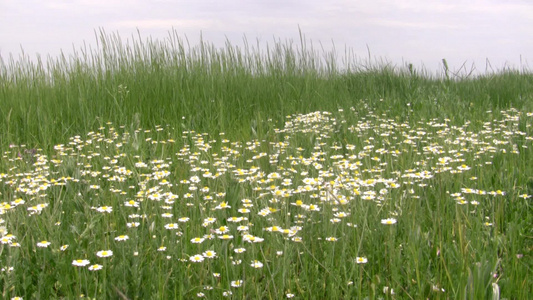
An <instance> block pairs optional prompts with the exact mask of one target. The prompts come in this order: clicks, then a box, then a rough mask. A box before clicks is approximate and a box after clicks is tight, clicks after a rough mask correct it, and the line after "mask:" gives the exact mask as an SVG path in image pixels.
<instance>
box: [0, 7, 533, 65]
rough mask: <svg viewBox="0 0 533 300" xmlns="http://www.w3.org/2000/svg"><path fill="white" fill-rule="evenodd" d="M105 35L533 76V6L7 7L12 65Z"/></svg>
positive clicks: (2, 45) (3, 13) (3, 52)
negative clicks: (294, 46) (306, 49)
mask: <svg viewBox="0 0 533 300" xmlns="http://www.w3.org/2000/svg"><path fill="white" fill-rule="evenodd" d="M100 29H103V30H105V32H107V33H118V34H119V35H120V36H121V37H122V38H123V39H127V38H130V37H132V35H135V36H137V32H140V34H141V36H142V37H143V38H146V37H151V38H152V39H164V38H166V37H168V34H169V31H171V30H175V31H176V33H177V34H178V35H179V36H180V37H183V38H184V39H185V38H186V39H188V40H189V42H190V43H191V44H193V45H194V44H195V43H197V42H198V40H199V38H200V35H201V36H202V37H203V40H205V41H208V42H211V43H213V44H214V45H215V46H218V47H223V46H224V43H225V41H226V40H229V41H230V42H232V43H233V44H235V45H239V44H241V43H242V40H243V37H246V39H247V40H248V41H253V42H254V44H255V42H256V41H259V42H260V43H261V44H265V45H266V43H272V42H273V41H274V40H278V39H279V40H282V41H285V40H294V41H295V42H297V43H299V41H300V31H301V33H302V34H304V35H305V37H306V40H307V41H311V42H312V43H313V46H314V47H315V48H316V49H320V47H323V48H324V49H325V50H328V51H329V50H331V49H333V46H334V47H335V49H336V51H339V54H340V56H342V55H344V53H345V50H346V49H348V50H349V51H350V53H352V54H353V55H355V57H356V58H357V60H360V61H361V62H362V63H363V62H366V63H368V60H369V57H370V60H371V61H373V62H386V63H389V64H391V65H393V66H398V67H401V66H405V65H406V64H407V63H412V64H413V65H414V66H415V67H416V68H419V69H424V70H426V71H428V72H431V73H433V72H436V73H438V72H440V71H442V69H443V65H442V59H446V61H447V62H448V65H449V67H450V69H451V70H452V71H465V70H466V71H470V70H472V69H475V72H480V73H484V72H486V71H499V70H502V69H504V68H513V69H519V70H523V69H527V70H531V69H532V68H533V1H529V0H523V1H522V0H469V1H467V0H329V1H323V0H320V1H318V0H261V1H259V0H256V1H252V0H211V1H204V0H191V1H185V0H125V1H120V0H69V1H66V0H62V1H60V0H38V1H34V0H0V56H1V57H2V59H3V60H4V61H6V60H7V59H8V58H9V56H10V55H13V57H14V58H15V59H16V58H17V57H19V56H20V55H21V53H22V52H23V51H24V53H25V54H26V55H29V56H30V57H35V55H36V54H37V53H38V54H40V55H41V56H43V57H46V56H48V55H50V56H52V57H54V56H57V55H59V54H60V53H61V51H63V53H65V54H69V53H72V52H73V50H72V49H73V48H76V49H79V48H81V47H82V46H83V45H84V43H85V44H87V45H91V46H93V47H94V46H96V35H95V33H96V32H98V31H99V30H100ZM320 45H321V46H320ZM369 54H370V56H369ZM487 62H489V63H487ZM462 66H464V68H463V69H461V67H462Z"/></svg>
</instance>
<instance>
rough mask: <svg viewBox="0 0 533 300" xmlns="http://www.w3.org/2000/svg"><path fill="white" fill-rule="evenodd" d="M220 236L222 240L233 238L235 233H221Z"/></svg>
mask: <svg viewBox="0 0 533 300" xmlns="http://www.w3.org/2000/svg"><path fill="white" fill-rule="evenodd" d="M218 238H219V239H221V240H231V239H232V238H233V235H228V234H224V235H219V236H218Z"/></svg>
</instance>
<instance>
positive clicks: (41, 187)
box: [0, 32, 533, 299]
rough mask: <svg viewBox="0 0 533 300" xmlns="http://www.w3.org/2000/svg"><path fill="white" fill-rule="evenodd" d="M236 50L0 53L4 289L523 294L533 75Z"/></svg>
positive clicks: (343, 295) (35, 293) (172, 44)
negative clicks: (443, 72) (453, 73)
mask: <svg viewBox="0 0 533 300" xmlns="http://www.w3.org/2000/svg"><path fill="white" fill-rule="evenodd" d="M245 45H246V46H245V47H240V48H239V47H236V46H232V45H230V44H227V45H226V47H224V48H221V49H217V48H215V47H214V46H212V45H211V44H209V43H208V42H205V41H204V42H202V43H201V44H199V45H197V46H193V47H191V46H189V45H187V43H184V42H182V41H181V40H180V39H179V38H178V37H177V35H176V33H175V32H172V33H170V35H169V38H168V39H167V40H165V41H155V40H144V41H141V39H140V38H138V39H135V40H134V41H133V42H130V43H129V44H128V43H125V42H122V41H121V39H120V37H119V36H116V35H107V34H105V33H104V32H102V33H101V35H100V38H99V40H98V45H97V48H96V49H94V50H93V49H91V48H89V49H87V48H84V49H82V50H79V52H78V53H76V54H74V55H73V56H70V57H66V56H62V57H58V58H48V59H47V60H46V61H39V62H37V63H34V62H32V61H31V60H30V59H29V58H22V59H21V60H18V61H14V60H11V61H4V60H2V61H0V87H1V89H0V101H1V105H0V149H1V150H2V160H1V161H0V193H1V194H0V197H1V198H2V201H1V202H2V204H1V210H0V212H1V213H2V215H1V219H2V221H3V222H2V226H4V228H3V229H2V231H3V233H2V236H3V238H2V240H1V241H2V245H0V268H2V271H1V272H0V292H1V293H2V298H4V299H9V298H11V297H15V296H23V297H24V298H26V299H32V298H42V299H49V298H65V299H69V298H74V297H79V296H80V295H82V294H83V295H84V296H85V297H89V298H96V299H106V298H107V299H117V298H122V299H151V298H155V299H190V298H196V297H199V296H202V295H204V296H205V297H206V298H210V299H218V298H221V297H223V296H224V295H227V296H228V297H229V298H233V299H281V298H283V297H287V295H291V294H294V297H295V298H296V299H325V298H329V299H357V298H361V299H362V298H365V297H368V298H369V299H380V298H384V299H396V298H398V299H410V298H412V299H425V298H431V299H467V298H468V299H485V298H491V297H492V298H493V299H498V298H499V297H501V298H502V299H503V298H508V299H527V298H528V296H529V295H530V294H531V292H533V291H532V288H531V286H533V282H532V280H531V267H532V260H531V250H532V247H533V242H532V237H533V230H532V227H531V224H532V221H533V217H532V214H531V212H532V211H531V205H530V203H531V198H529V197H531V195H533V168H532V167H531V164H530V163H529V162H531V161H532V159H533V156H532V154H533V153H532V150H531V147H532V145H531V144H532V143H531V141H532V139H533V138H532V136H533V135H532V133H533V129H532V128H531V124H532V123H533V122H532V120H533V114H532V112H533V75H532V74H530V73H527V72H518V71H514V70H504V71H502V72H500V73H497V74H486V75H483V76H478V77H469V78H450V77H442V76H437V75H433V76H430V74H425V73H424V72H417V71H414V70H412V69H409V68H395V67H392V66H386V65H381V66H375V67H373V66H370V67H369V66H364V65H361V64H358V63H357V60H356V59H355V58H351V57H347V58H344V61H346V62H347V67H346V68H345V69H342V70H341V69H340V68H339V67H337V66H336V64H335V60H334V59H333V56H332V54H331V53H321V52H318V51H315V50H314V49H312V48H311V47H310V46H308V44H307V42H306V41H305V40H304V39H303V38H302V43H300V44H299V45H295V44H292V43H291V42H286V43H282V42H277V43H275V44H273V45H271V46H270V47H269V48H268V49H266V50H265V49H264V48H262V50H259V49H258V47H257V46H252V45H249V44H247V43H245ZM130 201H132V202H130ZM132 204H135V206H138V207H135V206H131V205H132ZM109 207H110V208H111V209H109ZM106 211H108V212H106ZM232 217H235V218H234V219H232ZM185 218H187V219H185ZM207 218H216V220H214V221H213V222H212V223H211V222H210V220H208V219H207ZM386 220H391V222H392V223H393V224H383V223H384V222H385V221H386ZM232 221H236V222H232ZM385 223H386V222H385ZM168 224H178V226H177V229H167V228H166V227H168ZM223 226H225V227H227V230H228V232H227V233H225V228H224V227H223ZM239 226H242V227H239ZM245 226H247V227H245ZM224 234H227V235H230V236H231V238H230V239H225V238H224V239H223V238H221V237H224ZM123 235H127V236H128V239H126V240H123V241H119V240H120V239H123V237H122V236H123ZM195 238H203V239H204V240H203V241H202V242H201V243H193V242H192V241H191V240H193V239H195ZM250 238H252V239H255V242H249V239H250ZM117 239H119V240H117ZM42 241H47V242H49V243H50V244H49V245H48V246H47V247H40V245H41V244H39V243H40V242H42ZM45 244H47V243H45ZM62 246H65V247H66V249H61V247H62ZM161 247H164V248H161ZM240 248H243V249H245V251H244V252H242V253H237V252H236V249H240ZM102 250H111V251H112V252H113V255H112V256H109V257H99V256H98V255H97V253H98V252H99V251H102ZM208 250H212V251H214V252H216V257H215V258H208V257H204V260H203V261H201V262H194V261H192V260H191V257H194V255H201V254H203V253H206V251H208ZM206 256H208V255H206ZM85 259H86V260H89V261H90V264H89V265H87V266H83V267H81V266H74V265H73V261H76V260H85ZM255 261H258V262H259V263H257V264H253V262H255ZM358 262H365V263H358ZM252 264H253V266H252ZM92 265H98V266H99V267H100V266H101V269H100V270H96V271H92V270H90V269H89V268H88V267H89V266H92ZM11 267H12V269H11ZM239 280H240V281H241V282H236V281H239ZM237 283H239V284H237ZM235 285H238V286H235ZM391 291H394V292H393V293H391ZM229 292H231V295H228V293H229ZM199 293H201V294H199Z"/></svg>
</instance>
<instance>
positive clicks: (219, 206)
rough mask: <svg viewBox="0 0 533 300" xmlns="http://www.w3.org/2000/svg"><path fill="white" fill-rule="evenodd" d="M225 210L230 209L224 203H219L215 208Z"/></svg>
mask: <svg viewBox="0 0 533 300" xmlns="http://www.w3.org/2000/svg"><path fill="white" fill-rule="evenodd" d="M225 208H231V206H229V205H228V204H227V203H226V202H221V203H220V204H219V205H217V206H216V207H215V209H225Z"/></svg>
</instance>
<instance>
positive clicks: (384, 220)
mask: <svg viewBox="0 0 533 300" xmlns="http://www.w3.org/2000/svg"><path fill="white" fill-rule="evenodd" d="M381 224H385V225H392V224H396V219H394V218H388V219H382V220H381Z"/></svg>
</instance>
